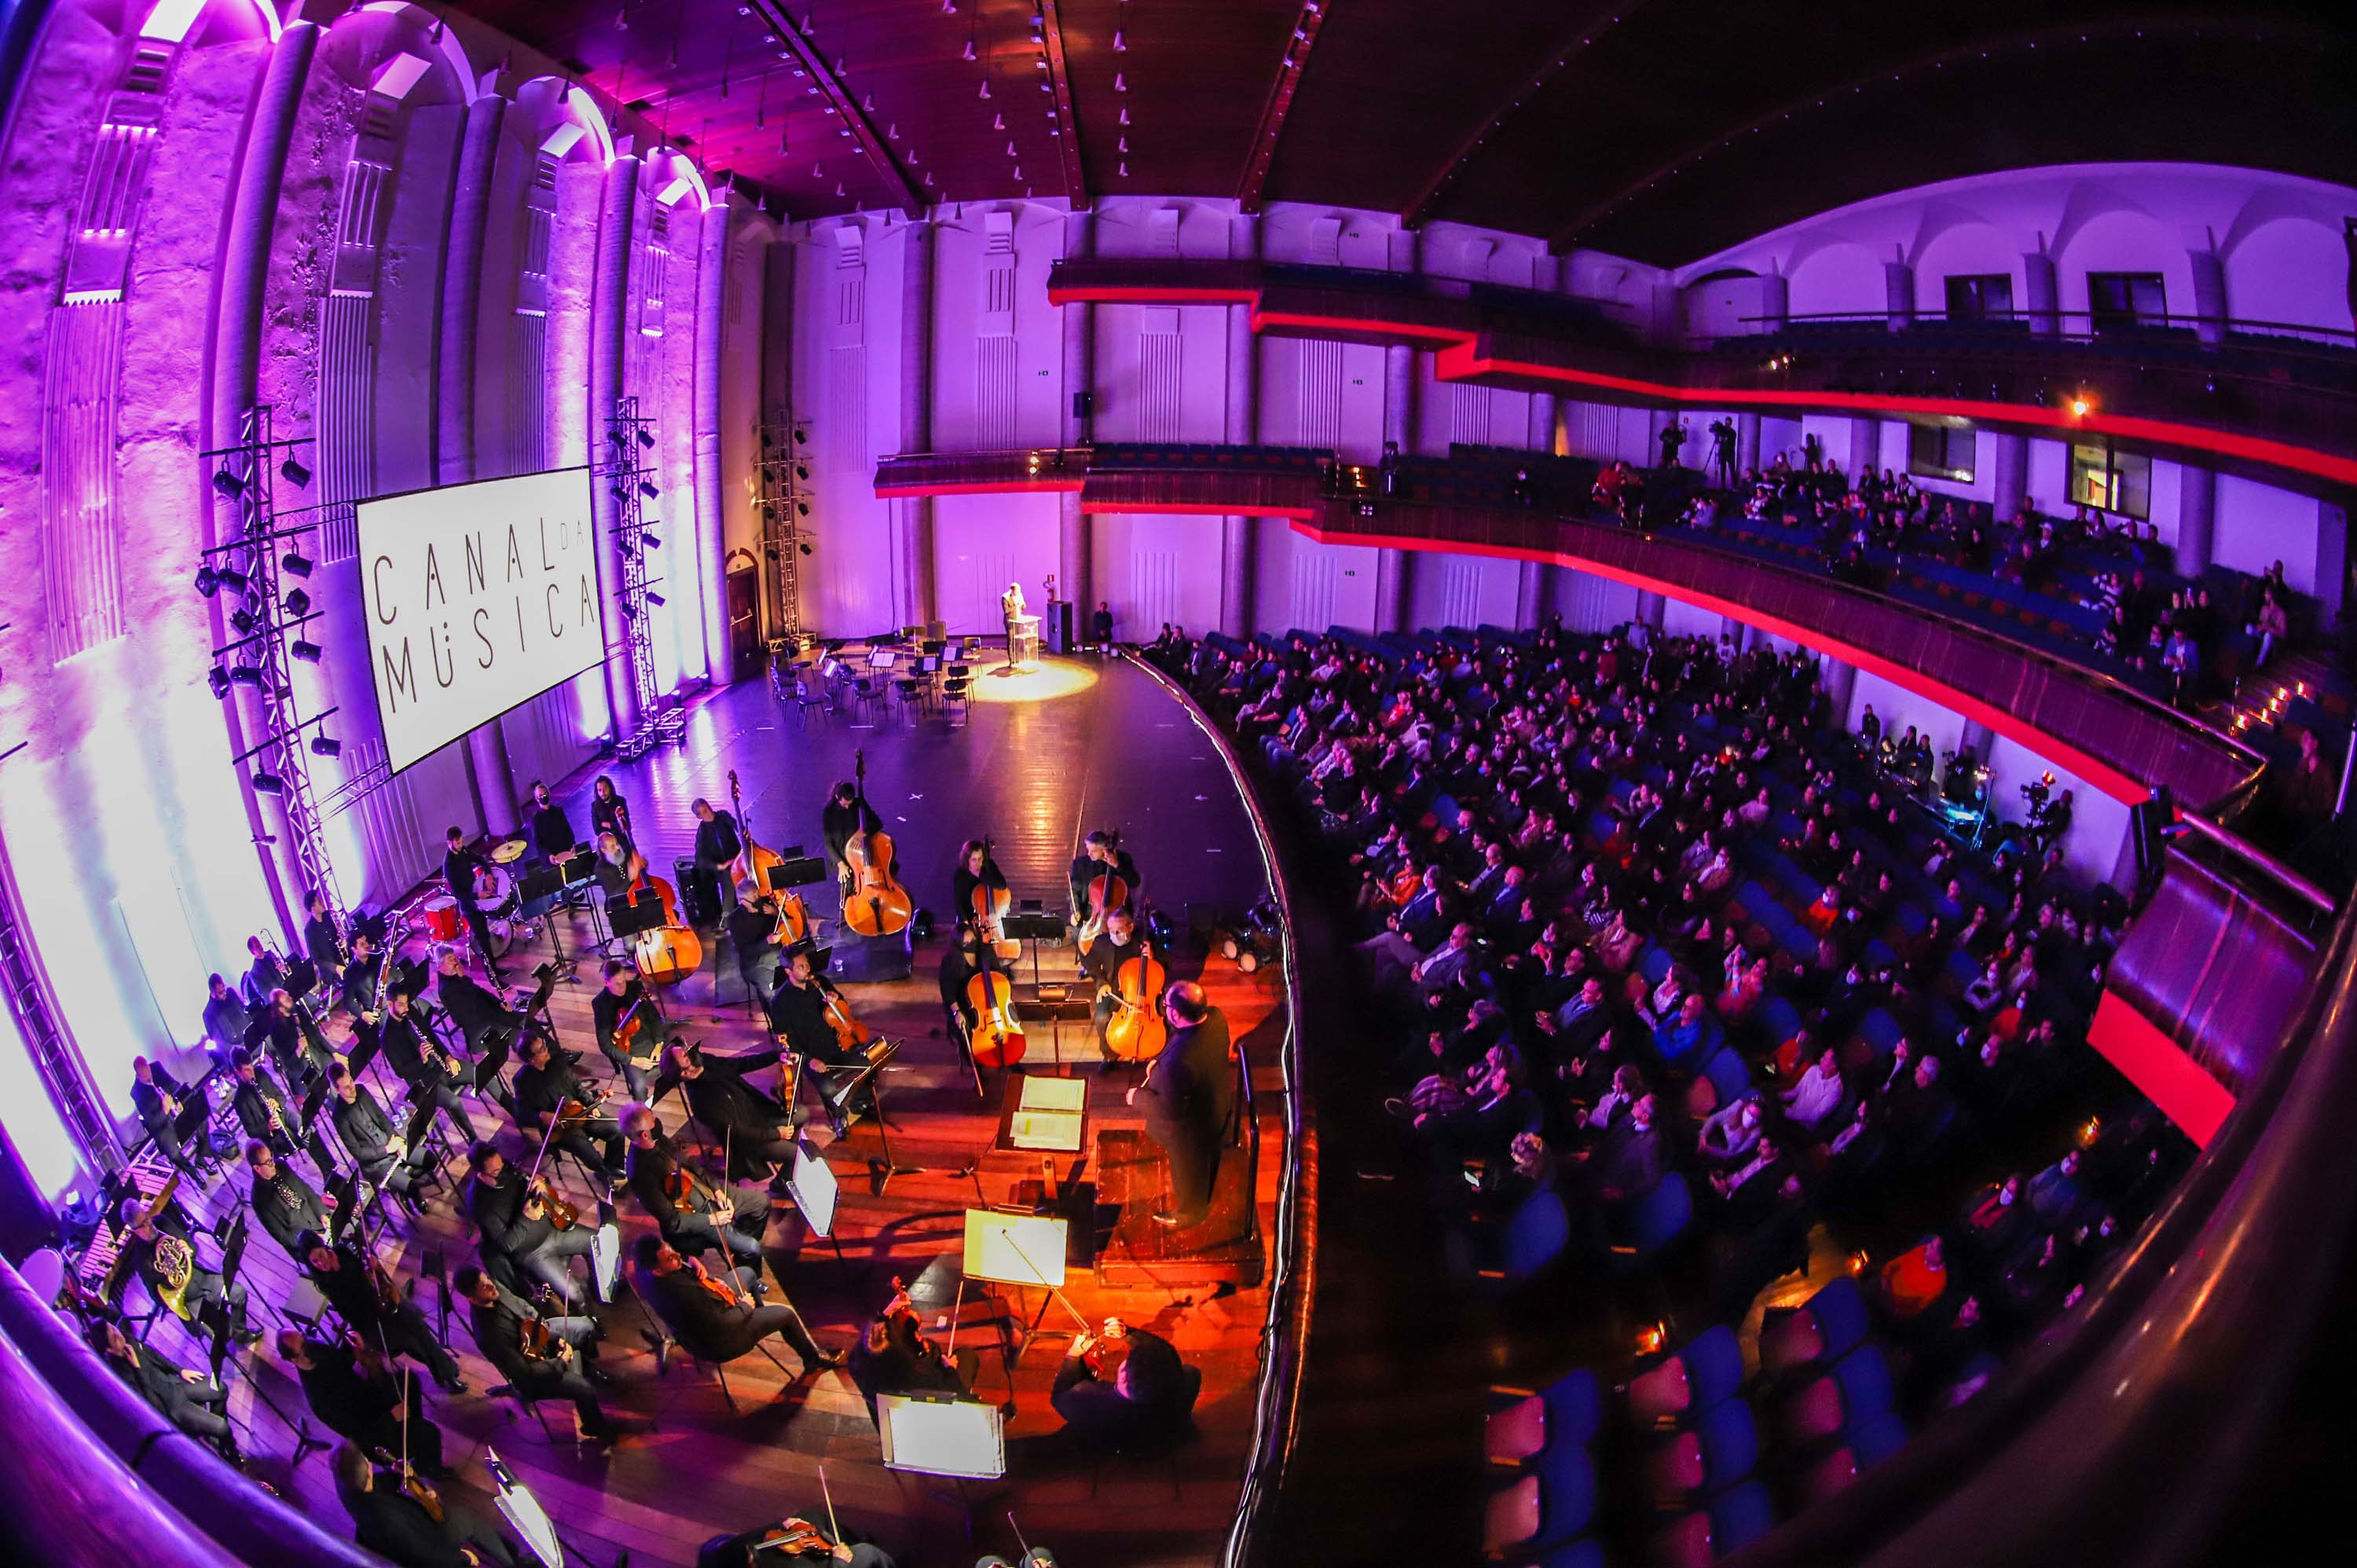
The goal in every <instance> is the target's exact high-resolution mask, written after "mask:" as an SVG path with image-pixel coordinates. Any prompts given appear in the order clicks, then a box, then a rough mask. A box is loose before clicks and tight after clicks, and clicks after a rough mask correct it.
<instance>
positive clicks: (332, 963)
mask: <svg viewBox="0 0 2357 1568" xmlns="http://www.w3.org/2000/svg"><path fill="white" fill-rule="evenodd" d="M303 910H304V913H305V915H306V916H307V917H308V918H307V919H305V920H304V922H303V950H304V952H305V953H307V955H309V957H310V960H311V964H312V967H313V968H315V969H317V971H318V972H319V979H320V982H321V983H323V984H327V985H335V984H338V983H341V981H342V980H343V978H344V954H345V948H344V933H343V932H341V931H339V930H338V929H336V918H335V916H333V915H331V914H329V913H328V900H327V897H326V896H325V895H324V894H320V893H317V892H313V893H309V894H306V895H305V896H304V898H303Z"/></svg>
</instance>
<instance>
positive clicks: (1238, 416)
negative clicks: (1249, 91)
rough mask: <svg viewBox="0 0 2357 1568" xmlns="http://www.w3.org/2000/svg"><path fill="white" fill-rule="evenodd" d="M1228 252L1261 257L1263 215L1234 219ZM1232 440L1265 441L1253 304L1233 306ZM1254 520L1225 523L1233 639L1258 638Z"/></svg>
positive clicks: (1223, 607) (1223, 578)
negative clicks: (1256, 624)
mask: <svg viewBox="0 0 2357 1568" xmlns="http://www.w3.org/2000/svg"><path fill="white" fill-rule="evenodd" d="M1228 235H1229V244H1228V254H1229V256H1230V257H1231V258H1232V259H1234V260H1237V261H1250V260H1252V259H1253V258H1254V257H1255V256H1257V255H1259V254H1260V214H1258V213H1256V212H1247V213H1243V214H1242V215H1240V216H1238V217H1237V218H1235V219H1233V220H1231V222H1230V225H1229V230H1228ZM1227 415H1228V418H1227V440H1228V445H1229V446H1250V445H1251V444H1252V443H1254V442H1255V441H1257V440H1259V439H1260V349H1259V345H1258V344H1257V343H1256V342H1254V338H1253V329H1252V306H1248V305H1231V306H1228V396H1227ZM1255 538H1256V534H1255V532H1254V527H1253V520H1252V519H1251V518H1249V517H1223V518H1222V519H1220V629H1221V630H1222V631H1224V632H1226V633H1227V634H1228V635H1229V636H1230V637H1238V638H1248V637H1250V636H1251V635H1252V634H1253V593H1254V584H1255V583H1256V582H1257V580H1258V575H1259V569H1260V563H1259V561H1258V559H1257V558H1256V553H1255V551H1256V546H1255V542H1254V541H1255Z"/></svg>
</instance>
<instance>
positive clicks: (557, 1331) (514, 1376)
mask: <svg viewBox="0 0 2357 1568" xmlns="http://www.w3.org/2000/svg"><path fill="white" fill-rule="evenodd" d="M450 1283H452V1284H454V1285H456V1286H457V1288H458V1294H461V1295H463V1296H465V1297H466V1298H467V1323H468V1326H469V1327H470V1328H472V1329H473V1330H474V1335H475V1343H476V1345H477V1346H479V1348H481V1350H482V1352H483V1359H485V1360H487V1361H489V1362H490V1364H491V1365H492V1367H493V1368H495V1369H497V1370H498V1372H499V1374H500V1377H501V1378H503V1379H505V1380H507V1382H508V1384H509V1385H510V1386H511V1387H512V1388H514V1389H515V1390H516V1391H518V1392H520V1393H522V1394H524V1395H526V1396H528V1397H530V1398H532V1399H535V1400H543V1399H566V1400H571V1401H572V1402H573V1417H574V1429H575V1431H576V1434H578V1435H580V1436H583V1437H587V1438H588V1439H590V1440H592V1441H595V1442H598V1443H610V1442H612V1441H613V1440H614V1439H615V1438H616V1437H618V1436H619V1435H620V1430H619V1426H618V1425H617V1423H615V1422H614V1420H613V1418H611V1417H610V1416H608V1414H607V1413H606V1410H605V1407H604V1406H603V1405H601V1404H599V1403H598V1402H597V1387H596V1385H597V1384H599V1383H610V1382H612V1381H613V1379H611V1378H610V1377H608V1376H607V1375H606V1373H605V1372H603V1371H602V1370H600V1369H598V1366H597V1336H598V1329H597V1319H596V1318H594V1317H549V1316H542V1314H541V1312H540V1309H539V1308H537V1307H535V1306H533V1305H532V1303H530V1302H528V1301H526V1300H524V1299H523V1298H522V1296H520V1295H517V1294H515V1293H514V1292H512V1291H511V1290H508V1289H507V1288H505V1287H504V1286H502V1285H501V1284H500V1283H499V1282H498V1281H497V1280H495V1279H493V1278H491V1276H490V1275H489V1274H487V1273H484V1272H483V1271H482V1270H480V1269H479V1268H476V1267H475V1266H474V1265H473V1264H471V1263H470V1264H468V1265H467V1266H466V1267H464V1268H462V1269H460V1270H459V1271H458V1272H457V1273H454V1274H452V1275H451V1276H450Z"/></svg>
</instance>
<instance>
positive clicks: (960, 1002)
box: [942, 920, 1015, 1035]
mask: <svg viewBox="0 0 2357 1568" xmlns="http://www.w3.org/2000/svg"><path fill="white" fill-rule="evenodd" d="M957 939H958V940H956V941H955V942H954V943H952V945H951V946H950V948H949V950H947V951H946V952H944V953H942V1006H944V1007H948V1008H952V1009H953V1010H954V1011H955V1012H956V1014H957V1015H958V1018H959V1020H960V1022H962V1023H963V1024H964V1026H965V1028H966V1033H967V1034H969V1035H971V1034H972V1033H973V1032H974V1028H975V1026H978V1025H979V1024H980V1023H981V1022H982V1020H981V1019H980V1018H979V1017H977V1016H976V1015H975V1014H974V1004H973V1003H972V1002H970V1001H968V1000H967V998H966V993H965V988H966V984H967V983H968V982H969V981H971V980H973V979H974V976H975V975H977V974H980V973H981V972H983V971H984V970H985V969H991V970H996V972H999V973H1000V974H1003V975H1005V976H1006V977H1007V980H1008V982H1009V983H1010V984H1011V983H1013V980H1014V975H1015V966H1014V965H1013V964H1012V963H1009V962H1008V961H1006V960H1005V959H1003V958H1001V957H999V956H998V953H997V951H996V950H995V949H993V948H992V947H991V945H990V944H989V943H988V942H985V941H984V940H982V933H981V932H980V931H977V930H975V929H974V922H973V921H971V920H960V921H959V922H958V930H957Z"/></svg>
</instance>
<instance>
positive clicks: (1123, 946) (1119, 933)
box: [1081, 905, 1162, 1069]
mask: <svg viewBox="0 0 2357 1568" xmlns="http://www.w3.org/2000/svg"><path fill="white" fill-rule="evenodd" d="M1146 950H1147V941H1146V933H1145V932H1144V931H1143V930H1141V929H1139V928H1138V924H1137V916H1136V913H1135V910H1133V909H1132V908H1130V907H1129V906H1127V905H1124V906H1123V907H1122V908H1118V909H1115V910H1114V912H1113V913H1112V914H1110V915H1108V916H1106V917H1105V929H1104V932H1103V935H1101V936H1099V937H1098V938H1097V940H1094V941H1092V942H1091V943H1090V944H1089V945H1088V948H1087V950H1085V951H1083V952H1082V954H1081V967H1082V968H1083V969H1085V970H1087V971H1088V972H1089V974H1090V976H1091V977H1092V978H1093V979H1094V980H1095V981H1096V983H1097V1005H1096V1026H1097V1055H1098V1056H1099V1057H1101V1058H1103V1060H1104V1065H1105V1067H1106V1068H1107V1069H1111V1068H1112V1067H1113V1066H1114V1064H1115V1063H1117V1062H1118V1061H1120V1060H1121V1058H1119V1057H1117V1056H1115V1055H1114V1053H1113V1047H1110V1046H1108V1045H1107V1044H1105V1026H1106V1025H1107V1024H1110V1023H1111V1022H1113V1016H1114V1014H1115V1013H1116V1012H1118V1011H1119V1010H1120V1008H1121V1001H1120V996H1121V966H1122V965H1123V964H1125V963H1127V962H1128V961H1130V960H1132V959H1134V958H1136V957H1138V956H1139V955H1140V954H1142V953H1144V952H1146ZM1145 1000H1146V1005H1147V1006H1149V1007H1159V1006H1161V1005H1162V998H1160V997H1159V996H1149V997H1146V999H1145Z"/></svg>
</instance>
